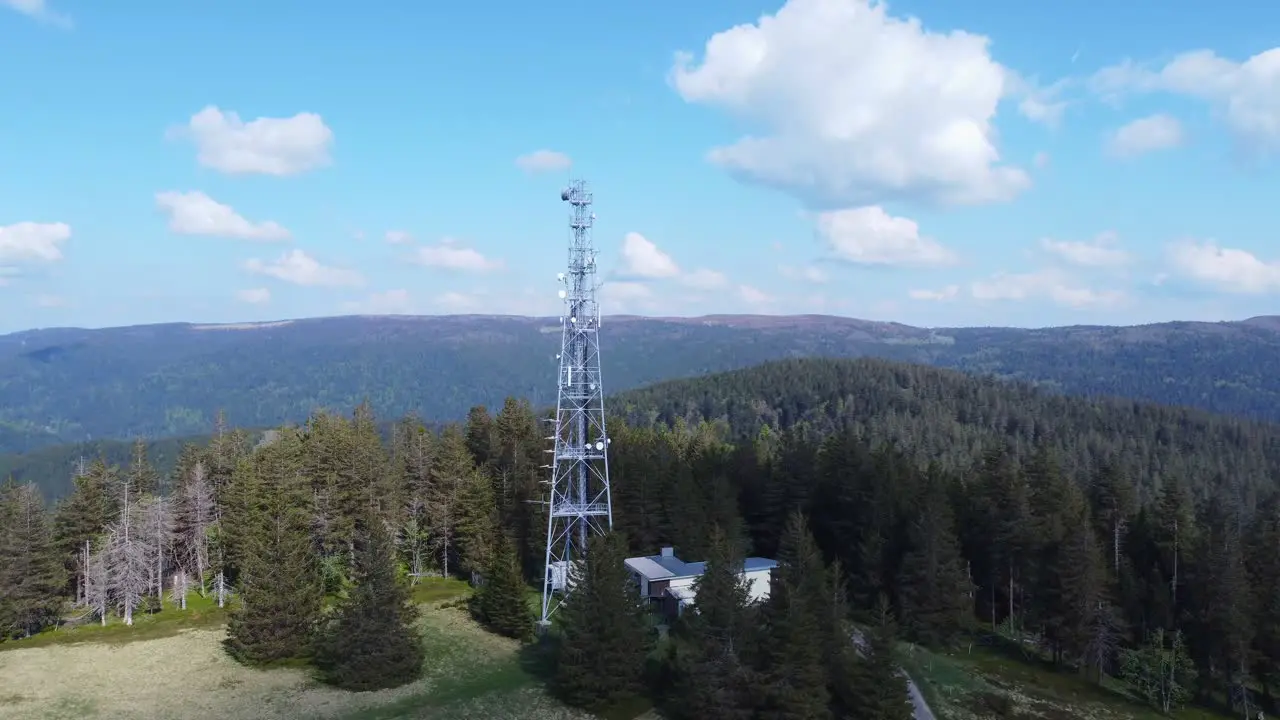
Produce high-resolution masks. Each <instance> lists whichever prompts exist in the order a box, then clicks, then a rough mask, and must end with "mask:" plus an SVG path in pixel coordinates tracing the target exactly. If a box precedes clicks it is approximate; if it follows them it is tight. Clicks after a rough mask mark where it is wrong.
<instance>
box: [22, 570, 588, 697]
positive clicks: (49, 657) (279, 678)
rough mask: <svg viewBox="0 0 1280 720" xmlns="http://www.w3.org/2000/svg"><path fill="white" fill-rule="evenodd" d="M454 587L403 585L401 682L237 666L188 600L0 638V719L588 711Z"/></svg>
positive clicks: (215, 626) (206, 612) (219, 618)
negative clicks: (367, 682) (408, 603)
mask: <svg viewBox="0 0 1280 720" xmlns="http://www.w3.org/2000/svg"><path fill="white" fill-rule="evenodd" d="M465 593H466V584H465V583H460V582H455V581H449V580H439V581H428V582H425V583H422V584H420V585H418V586H417V587H416V588H415V589H414V597H415V598H416V599H417V600H419V601H420V602H423V603H424V604H426V607H425V609H424V613H423V618H422V623H421V625H422V632H423V641H424V642H425V643H426V644H427V650H428V653H427V655H428V659H427V662H426V665H425V666H424V668H423V677H422V679H421V680H418V681H417V682H415V683H412V684H410V685H406V686H404V687H400V688H396V689H393V690H385V691H379V692H372V693H348V692H344V691H341V690H335V689H333V688H329V687H326V686H323V685H320V684H319V683H317V682H315V681H314V680H313V679H312V677H311V676H310V673H309V672H308V671H307V670H306V669H302V668H276V669H270V670H253V669H249V668H245V667H243V666H241V665H239V664H237V663H235V662H234V661H232V660H231V659H229V658H228V657H227V656H226V654H225V653H224V652H223V651H222V647H221V641H222V639H223V637H224V636H225V633H224V631H223V629H222V627H221V623H222V622H223V620H224V619H225V615H222V614H220V613H215V612H211V611H210V608H208V607H203V608H201V607H196V606H195V603H191V605H192V607H191V608H190V609H189V610H188V611H187V612H185V613H183V612H181V611H177V610H172V609H171V610H167V611H165V612H162V613H159V614H157V615H154V616H151V617H148V618H145V619H139V621H138V623H137V624H136V625H135V626H134V627H132V628H128V627H124V626H122V625H119V624H111V625H108V626H107V627H106V628H101V627H97V626H88V627H81V628H77V629H75V630H69V631H68V630H59V631H56V632H49V633H45V634H42V635H39V636H37V637H34V638H30V639H27V640H23V641H20V642H14V643H5V644H4V645H3V646H0V647H3V648H4V650H5V652H0V720H18V719H22V720H28V719H30V720H61V719H62V718H68V719H69V718H77V719H79V718H89V719H92V718H120V717H128V718H137V719H138V720H153V719H154V720H167V719H169V718H173V719H174V720H178V719H181V720H205V719H208V720H214V719H215V718H216V719H218V720H239V719H240V718H244V719H245V720H249V719H250V718H252V719H254V720H259V719H261V720H273V719H275V718H280V719H283V718H297V717H306V718H313V719H316V720H330V719H332V720H397V719H400V718H433V719H434V718H440V719H441V720H453V719H455V718H456V719H459V720H461V719H462V718H486V719H488V718H493V719H494V720H502V719H503V718H508V719H510V720H524V719H526V718H527V719H530V720H532V719H534V718H538V719H541V718H546V720H578V719H583V720H585V719H586V718H589V717H590V716H588V715H586V714H583V713H580V712H577V711H574V710H570V709H568V708H566V707H564V706H563V705H561V704H559V703H557V702H555V701H554V700H553V699H552V698H550V697H548V696H547V694H546V693H545V691H544V690H543V689H542V686H541V684H540V683H539V682H538V674H537V673H538V663H539V658H538V657H537V655H536V653H535V652H534V651H533V650H531V649H530V648H529V647H528V646H523V647H522V646H521V645H520V644H519V643H516V642H514V641H510V640H506V639H505V638H500V637H497V636H494V635H492V634H490V633H488V632H486V631H484V630H483V629H482V628H480V627H478V626H476V625H475V624H474V623H473V622H472V621H471V620H470V618H468V616H467V614H466V610H465V609H463V608H461V607H458V606H457V603H456V602H454V601H456V600H458V599H460V598H461V597H464V596H465ZM214 610H216V608H214Z"/></svg>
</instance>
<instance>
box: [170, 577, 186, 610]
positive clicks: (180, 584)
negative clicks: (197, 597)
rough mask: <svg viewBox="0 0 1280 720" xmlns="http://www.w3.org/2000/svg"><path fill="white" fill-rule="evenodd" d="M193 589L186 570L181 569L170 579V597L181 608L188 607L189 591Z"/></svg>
mask: <svg viewBox="0 0 1280 720" xmlns="http://www.w3.org/2000/svg"><path fill="white" fill-rule="evenodd" d="M190 591H191V582H190V578H189V577H188V575H187V573H186V571H184V570H182V569H179V570H178V572H176V573H174V574H173V577H172V579H170V581H169V599H170V600H172V601H173V603H174V604H175V605H177V606H178V609H180V610H186V609H187V593H189V592H190Z"/></svg>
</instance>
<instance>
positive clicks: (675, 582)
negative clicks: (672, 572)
mask: <svg viewBox="0 0 1280 720" xmlns="http://www.w3.org/2000/svg"><path fill="white" fill-rule="evenodd" d="M694 580H697V578H691V577H687V578H672V579H671V580H668V581H667V583H668V584H667V587H668V588H670V589H672V590H675V589H676V588H691V587H693V581H694Z"/></svg>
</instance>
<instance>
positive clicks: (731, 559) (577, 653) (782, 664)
mask: <svg viewBox="0 0 1280 720" xmlns="http://www.w3.org/2000/svg"><path fill="white" fill-rule="evenodd" d="M606 408H607V411H608V412H609V413H610V415H609V423H610V425H609V434H610V436H611V438H612V439H613V443H612V445H611V446H610V456H609V463H610V474H611V477H612V482H613V506H614V518H615V520H614V526H613V531H612V532H611V533H609V534H607V535H605V536H602V537H599V538H597V539H595V540H593V542H592V543H591V544H590V545H589V550H588V552H587V555H586V557H585V558H584V559H583V560H582V562H581V563H579V564H578V565H576V566H575V567H574V568H573V575H574V580H573V582H574V583H575V584H574V588H575V589H574V593H573V595H572V597H573V601H572V602H569V603H568V604H566V606H565V607H564V608H563V609H562V611H560V612H559V614H558V615H556V616H555V622H554V623H553V625H552V627H551V628H550V629H549V630H548V631H547V632H545V633H540V632H538V629H537V628H536V626H535V622H534V621H535V620H536V616H535V613H536V609H535V608H536V606H537V601H536V600H535V597H536V596H537V594H538V593H539V592H540V589H541V583H542V575H543V559H544V549H545V548H544V543H545V533H546V515H545V508H544V506H543V505H542V504H541V503H540V501H541V500H542V497H543V488H544V482H545V480H546V479H547V478H546V473H547V471H546V470H545V468H544V466H545V464H546V462H547V460H546V458H547V454H546V450H547V448H548V447H549V444H548V441H547V439H546V438H545V435H546V430H545V425H544V423H543V422H542V418H543V416H544V412H543V410H542V409H541V408H535V407H533V406H531V405H530V404H529V403H528V402H527V401H524V400H522V399H518V398H509V399H507V400H506V402H505V403H504V404H503V405H502V407H501V408H493V409H486V408H485V407H476V408H474V409H472V410H471V412H470V414H469V416H468V417H467V418H466V419H465V420H464V421H461V422H458V423H454V424H447V425H444V426H443V427H441V428H439V429H437V428H436V426H434V425H433V426H431V427H428V425H426V424H424V423H423V422H422V421H420V420H419V419H417V418H415V417H406V418H403V419H395V418H390V419H387V420H389V421H390V422H386V423H384V422H382V421H380V419H378V418H375V417H374V416H373V414H372V412H371V411H370V410H369V408H368V406H367V405H360V406H358V407H356V408H354V409H350V408H348V409H344V410H343V411H340V412H317V413H316V414H315V415H314V416H312V417H311V418H310V419H309V420H308V421H307V422H306V423H303V424H301V425H298V426H287V427H281V428H277V429H275V430H274V431H272V432H269V433H266V434H265V435H260V434H259V433H256V432H249V431H247V430H241V429H236V428H235V427H233V426H232V425H231V421H233V420H234V418H230V419H228V420H223V421H220V422H219V425H218V429H217V431H216V432H215V433H214V435H213V436H212V437H210V438H208V439H207V440H202V441H200V442H192V443H189V444H187V445H185V446H184V447H183V448H182V450H181V453H180V455H179V457H178V459H177V462H176V463H175V464H174V467H173V468H172V469H171V470H170V469H168V468H158V467H156V466H154V465H153V464H152V460H151V459H150V458H149V457H148V453H147V447H148V446H147V444H146V443H145V442H144V441H143V440H141V439H139V440H138V441H137V442H136V443H135V444H134V446H133V447H134V450H133V452H132V453H131V457H130V459H129V460H128V461H127V462H124V463H120V464H114V463H111V462H109V461H108V460H105V459H102V458H93V457H89V458H85V459H84V460H83V462H80V463H78V464H77V467H75V468H74V470H73V473H72V475H73V484H72V489H71V491H70V492H69V493H68V494H67V495H66V496H65V497H61V498H58V499H57V501H56V502H54V501H53V500H52V499H51V498H47V497H45V495H44V493H42V492H41V490H40V487H38V485H37V484H36V483H34V482H33V481H31V480H32V479H31V478H25V479H24V482H15V481H10V482H9V483H8V484H6V485H4V486H3V489H2V490H0V632H2V633H3V638H4V642H3V643H0V650H3V649H5V647H4V646H5V645H11V646H12V647H15V648H18V647H23V646H24V643H30V642H32V641H34V640H38V639H39V638H41V637H44V636H48V635H50V634H57V633H67V632H78V630H75V629H74V628H77V627H87V626H94V625H96V626H105V625H112V626H126V628H127V626H130V625H134V624H137V625H138V626H139V627H141V626H142V624H143V623H144V622H145V621H146V618H149V617H152V616H157V617H158V616H163V615H164V614H166V613H175V612H180V611H182V610H183V609H184V608H186V607H187V605H188V603H196V602H199V603H202V604H203V605H202V606H203V607H209V608H218V609H221V611H222V612H225V613H226V625H225V639H224V640H223V648H224V649H223V652H225V654H226V656H227V657H228V658H231V659H233V660H234V662H236V663H238V664H241V665H244V666H248V667H252V668H273V667H280V666H292V667H305V668H308V669H309V672H313V673H314V674H315V677H317V678H319V679H320V680H321V681H322V682H323V683H326V684H327V685H329V686H332V687H335V688H340V689H343V690H344V691H376V690H379V689H385V688H395V687H400V686H403V685H405V684H406V683H410V682H413V681H414V680H415V678H417V677H419V675H420V674H421V673H422V672H423V668H424V666H425V665H429V664H430V663H431V657H430V648H431V647H432V640H431V637H430V633H431V632H432V630H431V628H432V627H433V626H431V625H429V624H424V622H423V620H422V617H421V612H422V611H421V609H420V607H419V606H418V605H419V604H418V603H417V602H415V597H417V596H416V595H415V593H418V592H420V591H421V588H423V587H426V586H428V585H429V584H430V583H432V582H439V581H442V580H444V579H450V578H452V579H453V580H452V582H461V583H466V584H467V585H468V586H470V588H471V589H470V590H469V591H468V593H467V595H466V598H465V602H464V604H463V606H462V608H463V610H464V611H465V612H466V613H468V614H469V616H470V617H472V618H474V619H475V621H476V622H478V623H480V624H481V625H482V626H483V627H485V628H487V629H488V631H489V632H490V633H492V634H494V635H495V636H501V637H505V638H512V639H514V640H515V641H519V642H521V643H524V644H525V647H527V648H529V655H530V657H532V658H534V660H536V661H537V664H538V666H539V668H540V670H539V671H538V672H539V673H540V674H539V677H540V678H542V682H544V684H545V688H546V690H547V692H549V693H550V694H551V695H553V696H554V697H556V698H558V699H559V700H560V701H561V702H563V703H564V704H566V705H567V706H570V707H573V708H579V709H581V710H582V711H585V712H589V713H595V714H598V715H600V716H602V717H635V716H636V715H638V714H640V713H642V712H646V711H651V712H654V713H657V715H656V716H657V717H663V718H669V719H671V720H681V719H684V718H688V719H689V720H693V719H695V718H698V719H712V720H714V719H717V718H725V719H730V718H734V719H736V718H743V719H747V718H770V719H772V718H777V719H782V718H796V719H799V718H815V719H819V718H858V719H867V720H891V719H898V718H910V717H912V716H913V709H912V708H913V705H912V697H911V690H912V687H911V686H909V684H908V679H907V677H906V676H905V675H904V674H903V673H902V672H901V671H900V668H905V669H906V670H907V671H908V672H909V673H910V674H911V675H912V676H913V677H915V676H916V674H917V670H918V668H917V667H916V666H915V665H913V660H912V658H913V657H915V656H914V655H912V650H911V649H912V648H920V649H921V650H920V652H930V653H934V654H935V655H936V656H937V657H947V656H949V655H954V656H961V657H962V656H969V655H972V654H973V653H975V652H978V651H981V652H983V653H986V654H987V655H988V656H992V657H998V656H1007V657H1008V658H1010V659H1009V660H1008V661H1009V662H1010V663H1014V662H1023V663H1034V664H1035V666H1036V667H1043V668H1046V672H1047V673H1049V674H1050V675H1056V676H1061V677H1063V678H1067V677H1071V678H1075V680H1074V681H1078V682H1080V683H1082V684H1084V685H1091V686H1096V687H1098V688H1099V692H1104V691H1105V692H1111V693H1115V694H1117V695H1123V696H1124V697H1125V698H1127V702H1130V703H1131V704H1132V705H1133V707H1134V708H1136V709H1135V710H1134V712H1135V713H1139V712H1149V713H1152V715H1151V716H1152V717H1154V716H1161V715H1174V714H1177V713H1179V712H1186V711H1189V710H1195V709H1198V710H1196V711H1197V712H1200V711H1203V712H1205V713H1222V716H1223V717H1232V716H1234V717H1249V718H1252V717H1255V716H1256V715H1257V713H1259V712H1266V713H1276V712H1280V702H1278V701H1277V698H1276V696H1277V694H1280V485H1278V484H1277V483H1276V479H1277V478H1280V429H1277V428H1275V427H1273V426H1270V425H1267V424H1263V423H1259V422H1253V421H1246V420H1236V419H1231V418H1225V417H1220V416H1213V415H1209V414H1207V413H1202V412H1199V411H1193V410H1183V409H1175V408H1165V407H1158V406H1153V405H1145V404H1140V403H1135V402H1131V401H1122V400H1110V399H1093V398H1073V397H1066V396H1060V395H1054V394H1049V393H1043V392H1039V391H1035V390H1033V389H1031V388H1029V387H1026V386H1021V385H1016V384H1003V383H998V382H995V381H990V380H981V379H975V378H971V377H968V376H965V375H961V374H959V373H953V372H949V371H940V370H936V369H931V368H925V367H919V366H911V365H902V364H896V363H891V362H887V361H866V360H863V361H843V360H840V361H837V360H804V361H785V362H778V363H770V364H766V365H763V366H758V367H756V368H751V369H748V370H743V371H737V372H733V373H727V374H721V375H713V376H707V377H703V378H695V379H692V380H683V381H675V382H670V383H663V384H660V385H656V386H651V387H649V388H646V389H642V390H638V391H632V392H629V393H625V394H622V395H619V396H617V397H615V398H613V399H612V400H610V404H609V405H607V406H606ZM665 546H672V547H674V548H675V549H676V552H677V554H678V555H679V556H680V557H682V558H686V559H689V560H701V561H706V570H705V573H704V574H703V575H702V576H700V577H699V578H698V580H697V581H696V585H695V587H696V598H697V610H696V612H692V613H686V614H684V615H682V616H681V617H680V619H679V620H677V621H675V622H672V623H670V624H669V627H668V625H666V624H661V623H660V622H659V621H658V620H657V619H656V618H655V616H653V615H652V614H651V613H650V612H649V611H648V609H647V608H646V607H645V606H644V605H642V604H641V600H640V598H639V595H638V593H637V588H636V587H635V584H634V581H633V580H632V578H631V576H630V574H629V573H628V571H627V570H626V568H625V566H624V562H623V561H624V560H625V559H626V558H627V557H631V556H638V555H654V554H657V552H658V551H659V548H661V547H665ZM747 556H761V557H766V558H772V559H776V561H777V563H778V565H777V568H776V569H775V570H774V571H773V574H772V581H771V585H770V592H769V596H768V598H767V599H765V600H763V601H762V602H759V603H753V602H750V599H749V598H750V595H749V593H748V589H747V587H746V586H745V585H744V581H743V580H742V577H741V575H740V574H739V572H738V570H737V568H740V567H741V566H742V561H743V558H745V557H747ZM424 633H426V639H425V640H424V639H423V638H424ZM975 648H977V650H975ZM4 655H5V653H3V652H0V665H2V664H3V657H4ZM262 672H265V670H262ZM916 679H917V680H919V678H918V677H916ZM1074 681H1073V682H1074ZM923 689H924V690H925V691H926V694H929V693H930V692H931V691H929V687H928V686H926V687H925V688H923ZM930 699H931V700H932V699H933V697H930ZM972 702H973V703H974V704H973V705H971V706H970V709H969V715H967V717H1025V718H1031V717H1048V716H1047V715H1041V714H1037V713H1036V712H1034V711H1033V710H1034V708H1031V709H1028V708H1027V707H1025V706H1023V707H1019V706H1018V701H1017V698H1016V697H1015V698H1011V697H1010V696H1009V695H1008V694H1004V695H1000V694H998V693H975V695H974V698H973V700H972ZM3 703H4V700H3V699H2V698H0V716H3ZM983 703H986V704H983ZM1142 708H1145V710H1143V709H1142ZM619 713H626V714H619ZM953 715H954V716H955V717H961V715H959V714H955V713H953ZM177 716H181V714H180V713H179V714H176V715H175V717H177ZM939 716H940V717H943V716H945V714H944V713H941V712H940V713H939ZM1132 716H1133V717H1147V716H1146V715H1138V714H1134V715H1132ZM1054 717H1075V715H1061V716H1054ZM1203 717H1217V715H1204V716H1203Z"/></svg>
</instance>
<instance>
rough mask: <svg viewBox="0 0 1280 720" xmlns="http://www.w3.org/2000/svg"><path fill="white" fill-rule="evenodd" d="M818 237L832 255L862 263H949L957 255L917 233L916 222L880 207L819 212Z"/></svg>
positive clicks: (925, 264)
mask: <svg viewBox="0 0 1280 720" xmlns="http://www.w3.org/2000/svg"><path fill="white" fill-rule="evenodd" d="M817 230H818V236H819V237H820V238H822V240H823V241H824V242H825V243H826V245H827V247H828V249H830V250H831V252H832V254H833V255H834V256H835V257H836V258H838V259H840V260H844V261H847V262H852V263H858V264H863V265H917V266H928V265H950V264H952V263H954V262H956V255H955V253H953V252H952V251H951V250H949V249H947V248H945V247H943V246H942V245H940V244H939V243H938V242H937V241H935V240H933V239H931V238H927V237H923V236H921V235H920V227H919V226H918V225H916V223H915V221H913V220H910V219H908V218H904V217H894V216H892V215H890V214H888V213H886V212H885V211H884V209H883V208H881V207H879V206H876V205H872V206H869V207H861V208H851V209H848V210H836V211H833V212H825V213H821V214H820V215H818V220H817Z"/></svg>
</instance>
